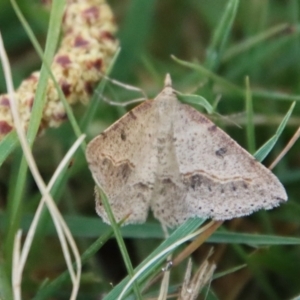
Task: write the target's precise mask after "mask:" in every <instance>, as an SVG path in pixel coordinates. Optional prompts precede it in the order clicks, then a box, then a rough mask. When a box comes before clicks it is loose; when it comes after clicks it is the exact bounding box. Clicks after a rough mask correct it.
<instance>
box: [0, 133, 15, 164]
mask: <svg viewBox="0 0 300 300" xmlns="http://www.w3.org/2000/svg"><path fill="white" fill-rule="evenodd" d="M18 143H19V140H18V136H17V133H16V131H15V130H14V131H11V132H10V133H9V134H7V135H6V136H5V137H4V138H3V140H2V141H1V143H0V166H1V165H2V164H3V162H4V161H5V160H6V158H7V157H8V155H9V154H10V153H11V152H12V151H13V150H14V149H15V148H16V146H17V145H18Z"/></svg>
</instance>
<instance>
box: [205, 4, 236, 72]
mask: <svg viewBox="0 0 300 300" xmlns="http://www.w3.org/2000/svg"><path fill="white" fill-rule="evenodd" d="M238 4H239V0H229V1H228V2H227V5H226V8H225V10H224V13H223V15H222V18H221V20H220V22H219V24H218V26H217V28H216V30H215V32H214V34H213V38H212V41H211V44H210V45H209V46H208V49H207V58H206V60H205V63H204V66H205V67H206V68H208V69H210V70H211V69H214V68H215V67H216V66H217V65H218V63H219V61H220V59H221V57H222V53H223V50H224V47H225V44H226V42H227V40H228V36H229V33H230V31H231V28H232V24H233V21H234V19H235V17H236V12H237V8H238Z"/></svg>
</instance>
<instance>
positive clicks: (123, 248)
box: [97, 187, 142, 300]
mask: <svg viewBox="0 0 300 300" xmlns="http://www.w3.org/2000/svg"><path fill="white" fill-rule="evenodd" d="M97 188H98V192H99V195H101V201H102V203H103V205H104V207H105V210H106V212H107V215H108V217H109V221H110V224H111V226H112V228H113V231H114V234H115V237H116V240H117V243H118V246H119V248H120V251H121V254H122V257H123V261H124V263H125V266H126V269H127V272H128V274H129V276H130V277H133V276H134V271H133V267H132V264H131V260H130V258H129V254H128V252H127V248H126V246H125V243H124V240H123V237H122V233H121V230H120V227H119V225H118V224H117V222H116V220H115V217H114V215H113V212H112V210H111V207H110V204H109V202H108V199H107V197H106V195H105V194H104V193H103V192H102V190H101V189H100V188H99V187H97ZM133 289H134V293H135V296H136V297H137V299H140V300H142V295H141V293H140V290H139V286H138V284H137V282H134V284H133Z"/></svg>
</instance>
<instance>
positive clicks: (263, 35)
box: [222, 24, 290, 62]
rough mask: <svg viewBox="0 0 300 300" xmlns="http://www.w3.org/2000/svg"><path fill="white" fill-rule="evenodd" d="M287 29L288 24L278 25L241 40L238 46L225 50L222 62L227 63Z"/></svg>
mask: <svg viewBox="0 0 300 300" xmlns="http://www.w3.org/2000/svg"><path fill="white" fill-rule="evenodd" d="M289 27H290V24H279V25H276V26H273V27H271V28H269V29H267V30H265V31H263V32H260V33H258V34H256V35H255V36H253V37H250V38H248V39H246V40H243V41H242V42H240V43H239V44H236V45H234V46H232V47H230V48H229V49H227V50H226V52H225V53H224V55H223V57H222V62H227V61H229V60H230V59H232V58H233V57H235V56H237V55H239V54H242V53H243V52H246V51H248V50H250V49H252V48H254V47H255V46H257V45H258V44H260V43H262V42H264V41H266V40H267V39H269V38H271V37H273V36H275V35H277V34H279V33H281V32H284V31H285V30H287V29H288V28H289ZM284 38H285V37H284Z"/></svg>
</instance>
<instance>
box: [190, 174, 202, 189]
mask: <svg viewBox="0 0 300 300" xmlns="http://www.w3.org/2000/svg"><path fill="white" fill-rule="evenodd" d="M201 184H202V176H201V175H199V174H195V175H193V176H192V177H191V179H190V187H191V188H192V189H193V190H195V188H196V187H198V186H200V185H201Z"/></svg>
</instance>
